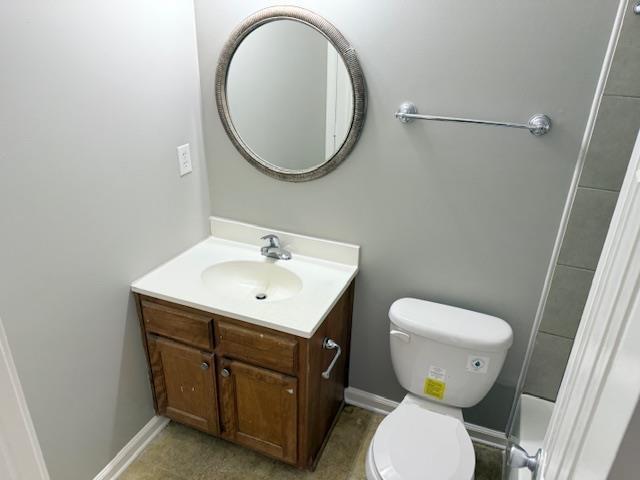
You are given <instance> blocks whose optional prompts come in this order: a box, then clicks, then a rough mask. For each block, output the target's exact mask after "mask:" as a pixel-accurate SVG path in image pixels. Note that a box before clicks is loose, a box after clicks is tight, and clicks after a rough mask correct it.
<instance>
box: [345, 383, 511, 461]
mask: <svg viewBox="0 0 640 480" xmlns="http://www.w3.org/2000/svg"><path fill="white" fill-rule="evenodd" d="M344 401H345V403H348V404H349V405H355V406H356V407H360V408H364V409H365V410H370V411H372V412H375V413H380V414H382V415H388V414H389V413H391V412H392V411H393V410H394V409H395V408H396V407H397V406H398V402H396V401H394V400H390V399H388V398H385V397H381V396H380V395H376V394H375V393H370V392H366V391H364V390H360V389H359V388H354V387H347V388H346V389H345V391H344ZM464 426H465V428H466V429H467V432H469V436H470V437H471V440H473V441H474V442H478V443H482V444H485V445H489V446H491V447H495V448H500V449H503V450H504V449H505V448H506V447H507V436H506V434H505V433H504V432H499V431H498V430H492V429H490V428H485V427H481V426H479V425H474V424H472V423H466V422H465V424H464Z"/></svg>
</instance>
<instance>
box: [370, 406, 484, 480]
mask: <svg viewBox="0 0 640 480" xmlns="http://www.w3.org/2000/svg"><path fill="white" fill-rule="evenodd" d="M372 453H373V460H374V462H375V465H376V469H377V471H378V473H379V474H380V476H381V477H382V478H383V479H384V480H430V479H433V480H471V479H472V478H473V472H474V469H475V463H476V462H475V454H474V451H473V445H472V444H471V439H470V438H469V435H468V434H467V431H466V430H465V428H464V425H463V424H462V422H460V421H459V420H458V419H456V418H453V417H448V416H446V415H443V414H439V413H435V412H431V411H429V410H427V409H425V408H423V407H420V406H419V405H412V404H409V405H403V404H401V405H400V406H399V407H398V408H396V409H395V410H394V411H393V412H392V413H391V414H389V415H388V416H387V417H386V418H385V419H384V420H383V421H382V423H380V426H379V427H378V429H377V431H376V433H375V436H374V437H373V452H372Z"/></svg>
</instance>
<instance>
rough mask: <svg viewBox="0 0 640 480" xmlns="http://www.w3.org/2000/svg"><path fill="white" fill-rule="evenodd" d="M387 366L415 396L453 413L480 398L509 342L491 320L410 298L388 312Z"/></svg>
mask: <svg viewBox="0 0 640 480" xmlns="http://www.w3.org/2000/svg"><path fill="white" fill-rule="evenodd" d="M389 319H390V320H391V322H390V329H389V336H390V342H391V361H392V363H393V369H394V371H395V373H396V376H397V378H398V380H399V382H400V384H401V385H402V386H403V387H404V388H405V389H407V390H409V391H410V392H412V393H413V394H415V395H419V396H421V397H423V398H425V399H428V400H431V401H434V402H438V403H443V404H445V405H451V406H454V407H459V408H466V407H471V406H473V405H475V404H476V403H478V402H479V401H480V400H482V399H483V398H484V396H485V395H486V394H487V392H488V391H489V390H490V389H491V387H492V385H493V383H494V382H495V380H496V378H497V376H498V374H499V373H500V369H501V368H502V365H503V363H504V359H505V357H506V355H507V351H508V350H509V347H510V346H511V344H512V342H513V332H512V330H511V327H510V326H509V324H508V323H507V322H505V321H504V320H501V319H500V318H497V317H492V316H490V315H485V314H482V313H478V312H472V311H470V310H464V309H462V308H457V307H451V306H449V305H442V304H440V303H434V302H428V301H426V300H419V299H416V298H401V299H399V300H396V301H395V302H394V303H393V304H392V305H391V308H390V309H389Z"/></svg>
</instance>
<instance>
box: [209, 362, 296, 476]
mask: <svg viewBox="0 0 640 480" xmlns="http://www.w3.org/2000/svg"><path fill="white" fill-rule="evenodd" d="M219 363H220V366H219V372H218V385H219V388H220V410H221V421H222V435H223V436H225V437H227V438H229V439H230V440H233V441H235V442H237V443H239V444H242V445H245V446H247V447H250V448H253V449H254V450H258V451H260V452H263V453H265V454H267V455H270V456H272V457H275V458H278V459H280V460H283V461H285V462H289V463H295V462H296V460H297V418H298V415H297V404H298V392H297V379H296V378H294V377H290V376H288V375H283V374H281V373H277V372H273V371H271V370H266V369H264V368H259V367H254V366H251V365H248V364H246V363H243V362H239V361H235V360H229V359H226V358H223V359H221V361H220V362H219Z"/></svg>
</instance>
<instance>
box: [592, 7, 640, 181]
mask: <svg viewBox="0 0 640 480" xmlns="http://www.w3.org/2000/svg"><path fill="white" fill-rule="evenodd" d="M638 24H639V25H640V17H639V18H638ZM638 35H639V36H640V32H638ZM638 55H640V52H638ZM638 63H640V62H638ZM638 75H639V76H638V77H637V78H636V83H639V84H640V72H639V74H638ZM638 128H640V98H633V97H616V96H604V97H603V98H602V102H601V104H600V110H599V111H598V118H597V120H596V125H595V128H594V132H593V136H592V138H591V143H590V145H589V151H588V152H587V158H586V160H585V164H584V168H583V170H582V174H581V176H580V185H581V186H585V187H592V188H603V189H607V190H616V191H619V190H620V187H621V186H622V180H623V179H624V174H625V172H626V170H627V165H628V163H629V158H630V157H631V152H632V151H633V145H634V143H635V138H636V134H637V132H638Z"/></svg>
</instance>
